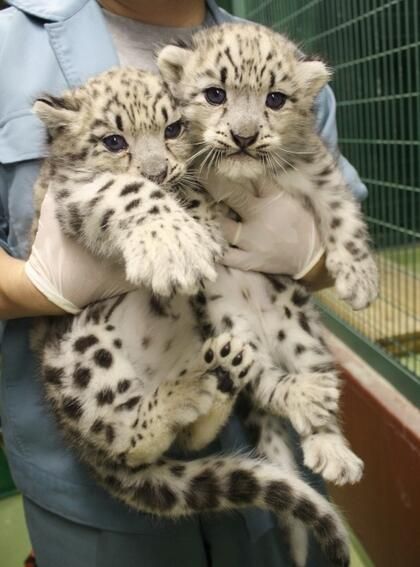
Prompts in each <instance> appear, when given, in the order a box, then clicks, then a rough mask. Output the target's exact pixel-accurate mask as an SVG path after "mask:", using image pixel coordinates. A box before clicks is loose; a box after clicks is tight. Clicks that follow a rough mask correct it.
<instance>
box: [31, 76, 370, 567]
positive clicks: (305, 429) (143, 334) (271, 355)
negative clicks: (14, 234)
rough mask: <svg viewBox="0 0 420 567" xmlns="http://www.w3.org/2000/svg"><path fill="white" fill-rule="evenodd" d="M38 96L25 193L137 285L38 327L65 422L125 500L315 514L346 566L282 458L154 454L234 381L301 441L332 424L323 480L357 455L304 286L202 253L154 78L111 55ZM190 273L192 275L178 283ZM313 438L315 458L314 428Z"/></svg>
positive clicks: (209, 242)
mask: <svg viewBox="0 0 420 567" xmlns="http://www.w3.org/2000/svg"><path fill="white" fill-rule="evenodd" d="M131 89H133V90H131ZM163 105H164V108H165V110H166V112H163V110H162V107H163ZM35 110H36V111H37V112H38V114H39V115H40V116H41V118H42V119H43V120H44V121H45V123H46V124H47V127H48V129H49V133H50V136H51V145H50V150H51V154H50V157H49V158H48V159H47V160H46V163H45V166H44V168H43V172H42V176H41V178H40V182H39V184H38V188H37V192H38V195H39V196H40V195H41V194H42V192H44V191H45V189H46V187H47V186H49V187H50V189H51V190H52V191H53V193H54V196H55V199H56V203H57V214H58V218H59V220H60V224H61V226H62V228H63V230H64V231H65V232H66V234H68V235H69V236H70V237H72V238H76V239H78V240H79V241H80V242H81V243H82V244H83V245H84V246H87V247H88V248H89V249H90V250H92V251H93V252H94V253H95V254H99V255H104V256H108V257H110V258H112V259H115V261H120V262H122V264H123V265H124V266H125V268H126V272H127V277H128V278H129V279H131V280H132V281H133V282H135V283H137V284H143V287H141V288H140V289H139V290H138V291H135V292H132V293H129V294H126V295H123V296H120V297H118V298H114V299H110V300H105V301H102V302H99V303H97V304H95V305H92V306H90V307H88V308H86V309H85V310H84V311H83V312H82V313H81V314H80V315H78V316H76V317H74V318H71V319H70V318H62V319H61V320H57V321H56V322H53V323H52V324H51V325H50V326H49V329H48V331H47V334H46V335H45V337H44V344H43V348H42V354H41V357H42V374H43V379H44V384H45V390H46V395H47V398H48V400H49V402H50V404H51V406H52V408H53V410H54V413H55V416H56V418H57V420H58V422H59V424H60V426H61V429H62V431H63V432H64V434H65V435H66V437H67V439H68V440H69V441H70V443H71V444H72V445H73V446H74V447H75V448H76V449H77V451H78V453H79V455H80V457H81V459H82V460H83V461H84V462H85V463H87V464H88V465H89V466H90V468H91V469H92V471H93V473H94V474H95V476H96V478H97V479H98V480H99V482H101V483H102V484H103V485H104V486H105V487H106V488H107V490H108V491H109V492H111V494H113V495H114V496H116V497H118V498H119V499H121V500H123V501H124V502H126V503H127V504H129V505H130V506H132V507H134V508H137V509H140V510H146V511H148V512H152V513H156V514H159V515H166V516H170V517H177V516H181V515H189V514H192V513H196V512H204V511H210V510H225V509H230V508H239V507H243V506H249V505H256V506H260V507H262V508H265V509H269V510H273V511H274V512H276V513H278V514H282V513H287V515H288V517H292V518H295V519H297V520H298V521H299V522H302V523H303V524H305V525H308V526H310V527H311V528H312V530H313V532H314V534H315V535H316V537H317V538H318V539H319V541H320V543H321V545H322V546H323V549H324V550H325V552H326V554H327V555H328V557H329V558H330V559H331V560H332V561H333V563H334V564H336V565H347V564H348V549H347V543H346V535H345V530H344V528H343V526H342V524H341V521H340V518H339V516H338V515H337V513H336V512H335V511H334V509H333V507H332V506H331V505H330V504H329V503H328V502H327V501H326V500H325V499H324V498H323V497H321V496H320V495H319V494H317V493H316V492H315V491H314V490H313V489H312V488H311V487H309V486H308V485H307V484H305V483H304V482H303V481H302V480H301V479H300V478H299V477H298V476H297V475H294V474H291V471H289V470H282V468H281V467H279V466H278V465H275V464H272V463H270V462H269V461H268V460H267V459H265V458H264V459H262V458H261V459H255V458H251V457H246V456H236V457H233V456H222V457H211V458H210V457H209V458H207V459H198V460H195V461H191V462H179V461H174V460H171V459H168V458H166V457H162V455H163V454H164V453H165V451H166V450H167V449H168V448H169V447H170V446H171V444H172V443H173V442H178V443H180V444H183V445H184V446H185V447H186V448H189V449H199V448H201V447H203V446H205V445H206V444H207V443H208V442H209V441H211V440H212V439H213V438H214V437H215V435H216V434H217V433H218V431H219V430H220V428H221V427H222V425H223V424H224V423H225V421H226V419H227V418H228V416H229V414H230V412H231V409H232V406H233V404H234V402H235V400H236V399H237V397H238V395H239V394H240V393H241V392H242V394H243V395H245V390H246V389H248V396H249V395H250V396H251V398H252V401H253V403H258V404H259V405H260V406H262V407H264V408H265V409H266V410H270V411H272V412H273V413H274V414H275V415H279V414H280V415H285V416H287V417H289V418H291V419H292V421H293V423H294V425H295V427H296V429H297V430H298V431H299V433H300V434H301V435H302V439H303V443H304V450H305V443H308V444H310V441H311V437H315V438H316V439H321V441H322V439H323V438H325V436H332V438H334V439H335V440H336V445H337V447H336V449H335V453H334V451H333V452H332V454H331V455H330V462H332V463H335V464H334V466H335V467H336V469H337V470H338V472H337V470H336V471H335V480H338V481H339V480H340V475H343V477H344V478H345V480H352V476H351V474H352V473H350V472H349V465H348V463H347V462H345V463H344V464H343V463H341V465H340V459H342V460H344V459H343V458H342V457H343V454H344V453H345V451H348V454H346V455H347V456H349V460H350V461H352V459H356V457H355V456H354V455H353V454H352V453H351V452H350V451H349V450H348V449H347V444H346V442H345V440H344V438H343V437H342V435H341V433H340V431H339V429H338V426H337V425H336V417H335V412H336V410H337V398H338V381H337V376H336V373H335V370H334V369H333V367H332V366H331V357H330V355H329V354H328V352H327V351H326V349H325V346H324V344H323V342H322V338H321V336H320V331H319V324H318V321H317V317H316V314H315V312H314V310H313V308H312V306H311V302H310V299H309V297H308V295H307V293H306V292H305V290H304V289H303V288H301V287H300V286H298V285H297V284H293V283H292V282H291V281H290V280H288V279H284V278H274V277H273V278H271V277H270V278H267V277H263V276H261V275H259V274H248V275H247V276H246V278H245V279H244V276H243V274H242V273H240V272H237V271H235V270H229V269H228V268H224V267H221V266H216V265H215V261H216V260H217V258H218V257H219V256H220V254H221V251H222V241H221V236H220V233H219V229H218V223H217V216H216V213H215V209H214V204H213V202H212V201H211V200H210V199H209V197H208V195H207V194H206V193H205V192H203V190H202V189H200V187H197V186H196V185H195V184H193V185H191V184H189V183H188V181H189V177H188V175H189V174H188V172H187V170H186V167H185V164H186V161H187V159H188V151H187V149H186V146H187V145H188V142H187V140H186V139H185V140H184V139H183V138H182V134H180V136H179V137H178V139H177V142H176V143H169V142H168V141H167V140H166V141H163V142H162V138H163V137H164V136H163V134H164V132H165V131H166V128H167V126H168V125H170V124H172V123H173V122H174V121H175V122H176V121H178V119H179V115H178V114H177V112H178V111H177V109H176V107H175V105H174V104H173V100H172V98H171V97H170V95H169V93H168V92H166V90H165V87H164V85H163V84H162V83H161V82H160V81H159V79H157V78H156V77H154V76H152V75H149V74H146V73H139V72H137V71H133V70H121V71H116V70H114V71H111V72H108V73H107V74H105V75H103V76H101V77H98V78H97V79H94V80H92V81H90V82H89V83H88V85H87V86H86V87H82V88H81V89H79V90H77V91H76V92H71V93H66V94H65V95H64V96H63V97H62V98H60V99H53V98H51V97H46V98H44V99H42V100H41V101H39V102H38V103H37V104H36V106H35ZM118 117H119V118H118ZM96 128H97V129H96ZM121 128H122V130H121ZM92 131H94V132H95V134H94V135H92V134H91V132H92ZM118 132H121V133H122V134H124V137H125V138H126V139H127V141H128V147H127V148H125V149H124V150H121V152H118V154H115V155H113V154H110V153H109V152H108V151H105V150H104V148H103V140H104V138H106V137H107V136H109V135H113V134H114V133H118ZM150 136H152V137H153V140H152V141H153V144H157V146H155V147H158V148H159V149H158V150H156V151H155V153H154V154H153V155H152V156H150V155H149V158H150V162H152V163H153V161H154V166H153V169H152V171H149V170H148V167H149V158H148V159H145V158H144V156H143V153H144V151H146V149H150V144H151V142H150ZM158 142H159V144H158ZM152 157H153V158H154V160H153V159H151V158H152ZM159 159H160V161H159ZM168 163H169V164H170V167H169V166H168ZM162 164H163V166H164V167H162ZM165 166H166V167H165ZM162 170H165V171H166V175H165V176H163V177H162V176H161V175H160V172H161V171H162ZM172 172H176V174H175V173H174V174H173V175H172ZM158 178H159V179H158ZM157 181H158V182H159V185H157V184H156V182H157ZM38 202H41V197H39V198H38ZM154 207H157V208H158V210H157V211H156V210H154ZM165 207H167V209H168V210H167V209H166V208H165ZM111 210H113V211H114V212H113V213H110V211H111ZM139 221H140V222H139ZM154 233H155V234H154ZM161 255H163V258H164V262H162V258H161ZM197 255H199V256H200V258H198V257H197ZM145 266H147V267H148V268H147V270H146V269H145ZM216 274H217V279H216V280H215V281H214V282H210V281H209V280H211V279H214V277H215V275H216ZM204 279H206V283H205V290H204V291H201V292H200V293H198V294H195V295H191V294H193V293H194V292H195V291H196V289H197V288H198V287H199V286H200V285H201V284H202V282H203V280H204ZM162 282H163V283H162ZM175 292H176V293H175ZM298 361H299V362H298ZM302 372H304V373H305V374H304V376H303V377H302V376H301V375H300V374H301V373H302ZM297 374H299V376H297ZM325 408H327V410H329V411H325ZM314 409H316V411H314ZM267 423H268V421H267ZM311 450H312V451H313V449H311ZM311 450H309V449H306V451H305V457H306V458H308V455H310V454H311ZM313 453H314V454H315V456H316V459H317V462H316V463H315V464H314V465H313V466H314V468H318V469H319V470H320V472H325V471H326V470H327V467H326V464H325V463H324V462H318V461H320V460H322V457H323V455H324V454H325V444H324V445H323V443H322V442H320V443H319V447H317V449H316V451H313ZM337 463H338V464H337ZM340 466H341V468H340ZM342 469H343V472H341V470H342ZM358 473H360V467H359V470H358Z"/></svg>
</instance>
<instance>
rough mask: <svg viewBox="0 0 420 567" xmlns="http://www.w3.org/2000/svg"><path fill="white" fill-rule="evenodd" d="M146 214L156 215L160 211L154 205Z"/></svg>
mask: <svg viewBox="0 0 420 567" xmlns="http://www.w3.org/2000/svg"><path fill="white" fill-rule="evenodd" d="M148 213H149V215H158V214H159V213H160V209H159V207H158V206H157V205H154V206H153V207H152V208H151V209H149V211H148Z"/></svg>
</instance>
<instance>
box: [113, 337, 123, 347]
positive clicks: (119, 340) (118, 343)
mask: <svg viewBox="0 0 420 567" xmlns="http://www.w3.org/2000/svg"><path fill="white" fill-rule="evenodd" d="M113 344H114V347H115V348H121V347H122V341H121V339H114V342H113Z"/></svg>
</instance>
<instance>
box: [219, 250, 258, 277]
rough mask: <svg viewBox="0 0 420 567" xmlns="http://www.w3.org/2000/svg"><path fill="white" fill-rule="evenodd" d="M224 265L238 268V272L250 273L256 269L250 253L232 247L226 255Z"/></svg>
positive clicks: (223, 260) (223, 259)
mask: <svg viewBox="0 0 420 567" xmlns="http://www.w3.org/2000/svg"><path fill="white" fill-rule="evenodd" d="M222 264H224V265H225V266H229V267H230V268H237V269H238V270H245V271H248V270H254V269H256V268H255V267H254V266H253V264H252V260H251V255H250V254H249V252H246V251H245V250H241V249H240V248H232V247H231V246H230V247H229V248H228V250H226V252H225V253H224V255H223V258H222Z"/></svg>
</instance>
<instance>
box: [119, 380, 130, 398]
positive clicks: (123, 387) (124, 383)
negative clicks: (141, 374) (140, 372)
mask: <svg viewBox="0 0 420 567" xmlns="http://www.w3.org/2000/svg"><path fill="white" fill-rule="evenodd" d="M130 384H131V381H130V380H127V379H124V380H120V381H119V382H118V384H117V392H118V393H119V394H124V392H126V391H127V390H128V389H129V387H130Z"/></svg>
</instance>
